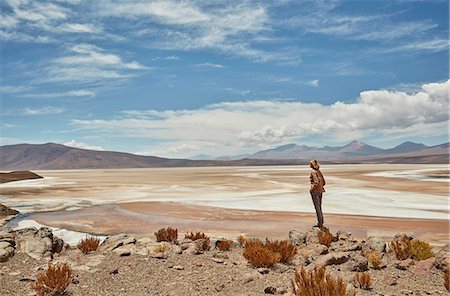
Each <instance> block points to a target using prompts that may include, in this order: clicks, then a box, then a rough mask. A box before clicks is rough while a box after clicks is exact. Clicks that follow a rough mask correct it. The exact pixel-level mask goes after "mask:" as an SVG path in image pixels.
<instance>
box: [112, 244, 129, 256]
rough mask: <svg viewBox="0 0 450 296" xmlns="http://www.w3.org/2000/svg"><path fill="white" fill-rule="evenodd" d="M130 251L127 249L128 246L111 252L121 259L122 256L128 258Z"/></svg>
mask: <svg viewBox="0 0 450 296" xmlns="http://www.w3.org/2000/svg"><path fill="white" fill-rule="evenodd" d="M131 251H132V248H131V247H129V246H121V247H118V248H115V249H114V250H113V252H114V253H115V254H117V255H119V256H121V257H123V256H130V255H131Z"/></svg>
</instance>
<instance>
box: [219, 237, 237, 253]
mask: <svg viewBox="0 0 450 296" xmlns="http://www.w3.org/2000/svg"><path fill="white" fill-rule="evenodd" d="M216 246H217V248H218V249H219V250H220V251H229V250H231V248H232V247H233V241H231V240H226V239H224V238H223V239H221V240H219V241H217V243H216Z"/></svg>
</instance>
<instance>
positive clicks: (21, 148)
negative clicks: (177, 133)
mask: <svg viewBox="0 0 450 296" xmlns="http://www.w3.org/2000/svg"><path fill="white" fill-rule="evenodd" d="M448 149H449V143H445V144H441V145H436V146H431V147H428V146H426V145H423V144H417V143H412V142H405V143H403V144H400V145H398V146H396V147H394V148H392V149H381V148H377V147H374V146H370V145H367V144H365V143H362V142H358V141H353V142H351V143H349V144H348V145H345V146H342V147H329V146H325V147H322V148H318V147H310V146H306V145H297V144H288V145H283V146H279V147H276V148H273V149H269V150H264V151H259V152H256V153H253V154H250V155H246V156H244V157H243V158H242V156H240V157H241V159H233V157H221V158H219V159H215V160H192V159H171V158H162V157H156V156H142V155H135V154H130V153H123V152H114V151H97V150H87V149H79V148H73V147H68V146H64V145H61V144H55V143H46V144H16V145H5V146H0V170H31V169H33V170H36V169H40V170H46V169H96V168H103V169H107V168H149V167H194V166H195V167H200V166H247V165H304V164H307V163H308V162H309V159H313V158H314V159H318V160H319V161H320V162H322V163H448V162H449V153H448V152H449V150H448ZM202 156H203V155H199V158H200V157H202Z"/></svg>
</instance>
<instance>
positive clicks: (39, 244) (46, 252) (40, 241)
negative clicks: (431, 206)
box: [20, 237, 53, 260]
mask: <svg viewBox="0 0 450 296" xmlns="http://www.w3.org/2000/svg"><path fill="white" fill-rule="evenodd" d="M20 250H21V251H22V252H24V253H26V254H27V255H28V256H30V257H31V258H34V259H38V260H39V259H42V258H47V259H51V256H52V250H53V244H52V241H51V240H50V238H48V237H46V238H39V237H29V238H26V239H24V240H23V241H22V242H21V244H20Z"/></svg>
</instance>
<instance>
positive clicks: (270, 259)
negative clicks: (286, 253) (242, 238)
mask: <svg viewBox="0 0 450 296" xmlns="http://www.w3.org/2000/svg"><path fill="white" fill-rule="evenodd" d="M243 255H244V257H245V259H247V261H248V262H249V263H250V264H252V265H253V266H255V267H272V266H273V265H274V264H275V263H277V262H280V259H281V255H280V254H279V253H275V252H273V251H272V250H270V249H269V248H268V247H267V245H265V244H263V242H262V241H260V240H259V239H258V240H247V241H246V242H245V247H244V254H243Z"/></svg>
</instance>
